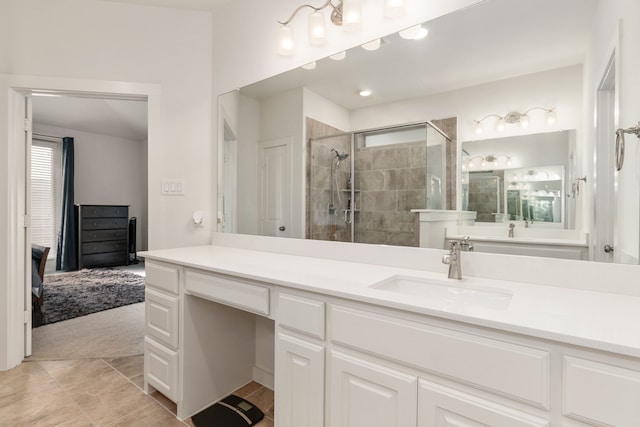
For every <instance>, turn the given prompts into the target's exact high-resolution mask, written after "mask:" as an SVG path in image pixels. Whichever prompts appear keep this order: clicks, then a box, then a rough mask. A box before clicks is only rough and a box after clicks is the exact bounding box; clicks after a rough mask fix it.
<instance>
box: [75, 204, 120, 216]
mask: <svg viewBox="0 0 640 427" xmlns="http://www.w3.org/2000/svg"><path fill="white" fill-rule="evenodd" d="M128 216H129V208H128V206H88V205H85V206H82V218H119V217H120V218H128Z"/></svg>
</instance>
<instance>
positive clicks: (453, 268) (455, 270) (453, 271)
mask: <svg viewBox="0 0 640 427" xmlns="http://www.w3.org/2000/svg"><path fill="white" fill-rule="evenodd" d="M442 263H443V264H447V265H449V276H448V277H449V279H458V280H460V279H462V269H461V268H460V243H458V242H456V241H452V242H449V254H448V255H445V256H443V257H442Z"/></svg>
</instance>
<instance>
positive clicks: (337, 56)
mask: <svg viewBox="0 0 640 427" xmlns="http://www.w3.org/2000/svg"><path fill="white" fill-rule="evenodd" d="M346 56H347V52H346V51H344V50H343V51H342V52H338V53H335V54H333V55H331V56H330V57H329V58H331V59H333V60H334V61H342V60H343V59H344V58H345V57H346Z"/></svg>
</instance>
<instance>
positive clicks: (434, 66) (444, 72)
mask: <svg viewBox="0 0 640 427" xmlns="http://www.w3.org/2000/svg"><path fill="white" fill-rule="evenodd" d="M105 1H114V2H121V3H136V4H142V5H156V6H166V7H174V8H180V9H197V10H211V9H213V8H215V7H216V6H217V5H221V4H224V3H228V2H229V1H232V0H105ZM416 1H417V0H416ZM597 1H598V0H490V1H485V2H482V3H480V4H478V5H475V6H472V7H469V8H467V9H464V10H462V11H458V12H454V13H452V14H450V15H447V16H444V17H441V18H438V19H436V20H434V21H431V22H429V23H427V27H428V28H429V35H428V36H427V38H425V39H424V40H421V41H408V40H403V39H401V38H400V37H399V36H398V35H397V34H392V35H389V36H388V37H385V38H384V39H383V45H382V47H381V48H380V49H379V50H377V51H374V52H368V51H365V50H364V49H361V48H360V47H356V48H353V49H351V50H350V51H349V52H348V54H347V58H346V59H345V60H343V61H332V60H330V59H324V60H322V61H319V62H318V66H317V68H316V69H315V70H303V69H300V68H297V69H294V70H291V71H289V72H287V73H283V74H281V75H278V76H275V77H272V78H270V79H267V80H265V81H263V82H259V83H256V84H254V85H250V86H247V87H245V88H243V89H242V91H243V93H245V94H247V95H248V96H252V97H255V98H263V97H267V96H271V95H272V94H274V93H276V92H281V91H284V90H287V89H291V88H294V87H300V86H304V87H307V88H308V89H310V90H311V91H313V92H315V93H318V94H321V95H322V96H323V97H325V98H327V99H329V100H331V101H333V102H334V103H336V104H338V105H342V106H344V108H346V109H349V110H352V109H357V108H363V107H367V106H371V105H376V104H384V103H388V102H393V101H397V100H399V99H406V98H414V97H419V96H426V95H429V94H434V93H442V92H445V91H450V90H454V89H459V88H462V87H468V86H472V85H477V84H482V83H487V82H491V81H495V80H500V79H505V78H509V77H515V76H519V75H523V74H529V73H532V72H537V71H544V70H551V69H555V68H561V67H565V66H570V65H575V64H580V63H583V62H584V59H585V55H586V52H587V48H588V43H589V40H590V37H591V29H592V23H593V21H594V17H595V9H596V4H597ZM274 55H276V53H275V52H274ZM363 88H368V89H371V90H372V91H373V95H372V96H370V97H368V98H362V97H360V96H358V95H357V92H358V91H359V90H360V89H363ZM34 121H35V122H36V123H44V124H50V125H55V126H59V127H67V128H72V129H78V130H82V131H89V132H95V133H103V134H107V135H114V136H119V137H122V138H127V139H133V140H141V139H146V137H147V136H146V124H147V115H146V103H144V102H138V101H117V100H112V99H111V100H96V99H87V98H69V97H42V98H40V97H38V98H34Z"/></svg>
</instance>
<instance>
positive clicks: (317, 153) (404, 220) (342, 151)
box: [306, 119, 456, 246]
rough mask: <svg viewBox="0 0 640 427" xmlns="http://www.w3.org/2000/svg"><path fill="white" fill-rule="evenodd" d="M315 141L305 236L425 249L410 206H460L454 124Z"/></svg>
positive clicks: (312, 142)
mask: <svg viewBox="0 0 640 427" xmlns="http://www.w3.org/2000/svg"><path fill="white" fill-rule="evenodd" d="M440 122H441V123H438V124H439V125H440V126H437V125H436V124H434V123H433V122H424V123H418V124H412V125H407V126H398V127H390V128H383V129H375V130H368V131H363V132H353V133H339V134H334V135H329V136H319V137H315V138H313V137H312V138H310V139H309V141H308V144H309V145H308V147H307V148H308V153H309V158H308V161H307V178H308V187H307V190H308V191H307V230H306V237H307V238H310V239H316V240H333V241H344V242H359V243H371V244H389V245H401V246H419V239H420V236H419V231H420V227H419V222H418V216H417V215H416V214H415V213H413V212H411V210H412V209H455V199H456V195H455V139H454V138H455V135H454V138H452V137H451V136H450V135H449V134H448V133H446V132H445V131H443V130H442V128H441V127H446V128H447V130H449V128H451V129H453V132H454V133H455V119H448V120H442V121H440Z"/></svg>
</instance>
